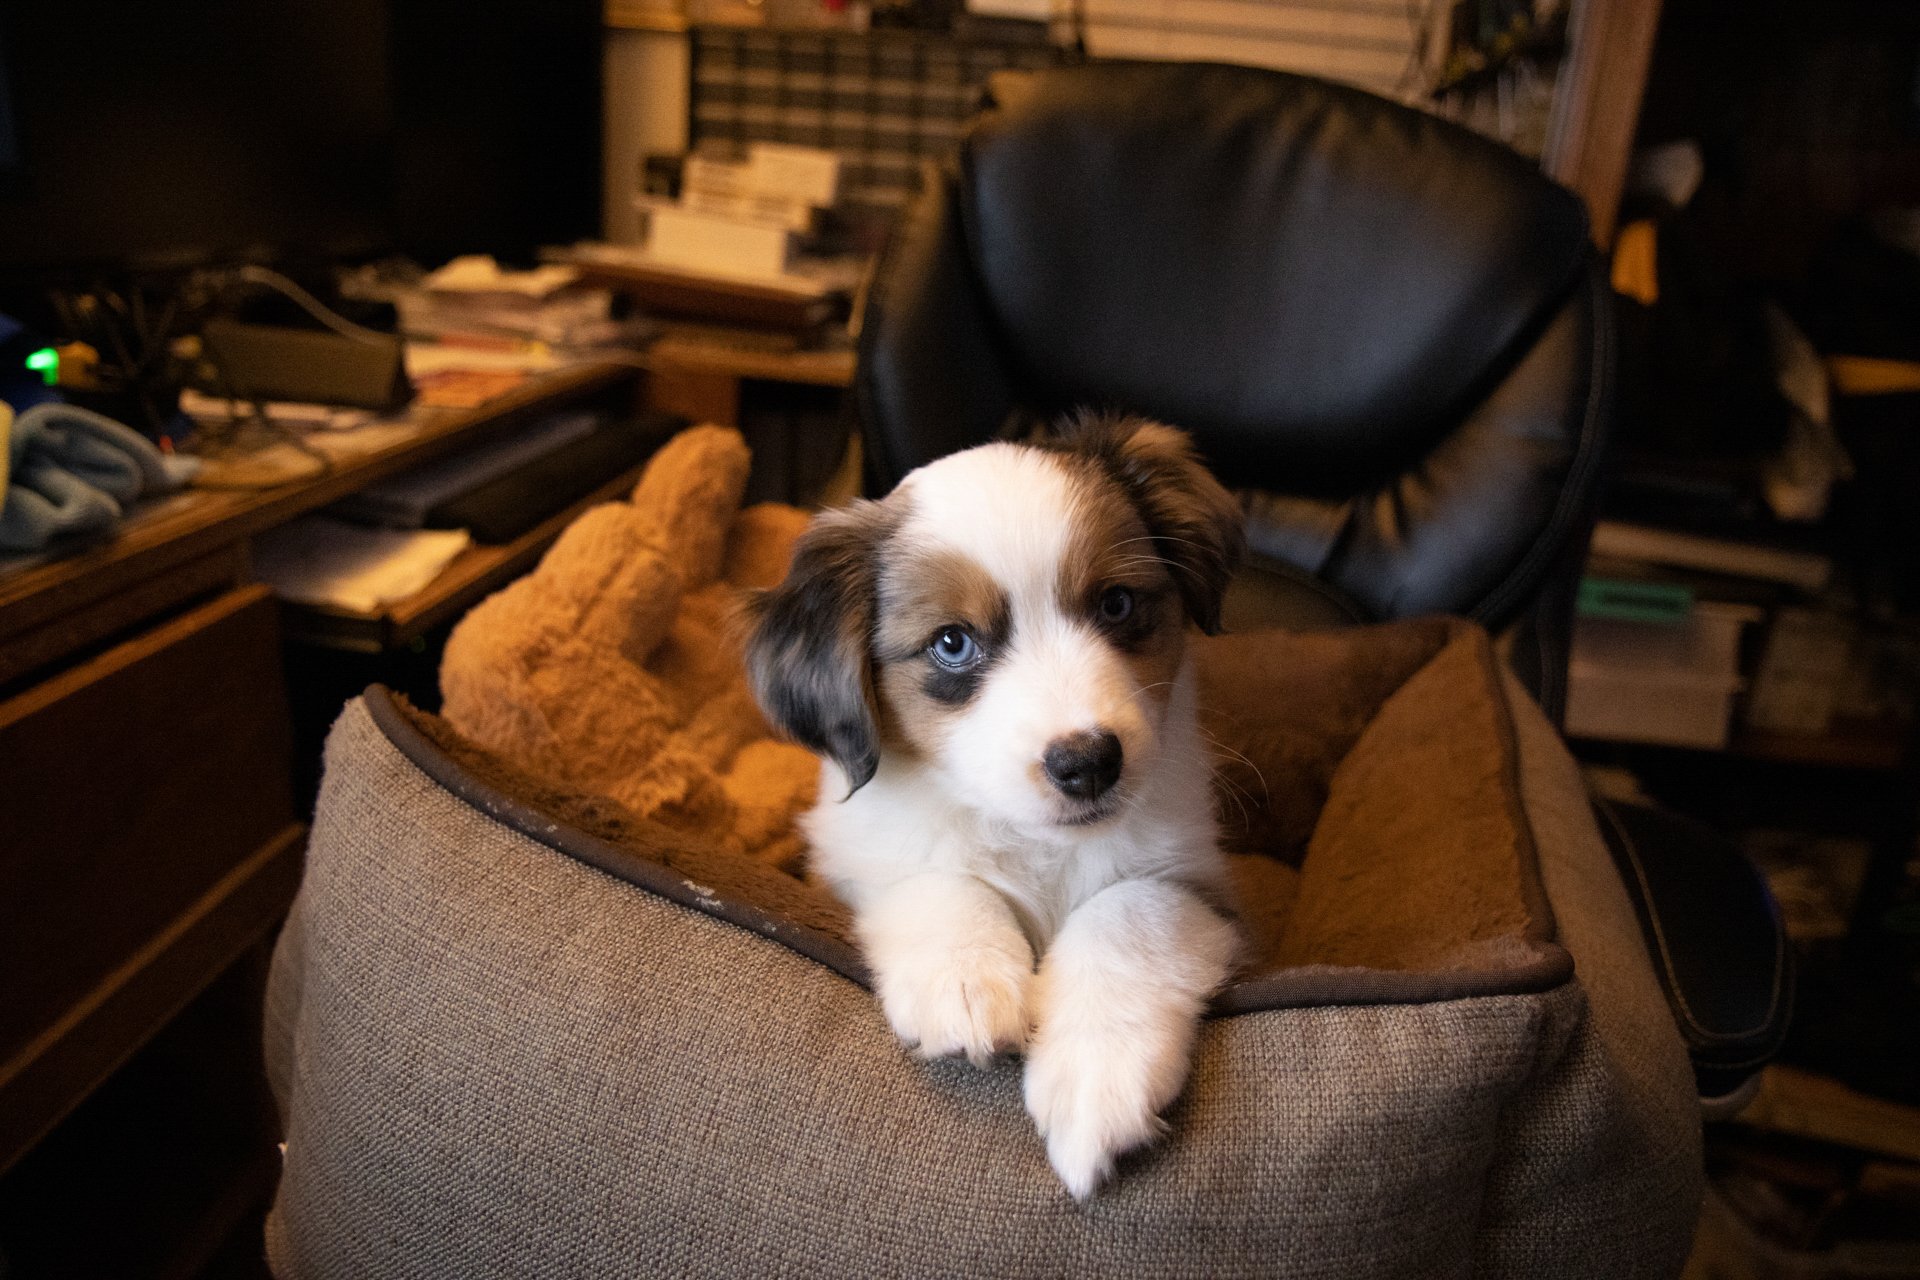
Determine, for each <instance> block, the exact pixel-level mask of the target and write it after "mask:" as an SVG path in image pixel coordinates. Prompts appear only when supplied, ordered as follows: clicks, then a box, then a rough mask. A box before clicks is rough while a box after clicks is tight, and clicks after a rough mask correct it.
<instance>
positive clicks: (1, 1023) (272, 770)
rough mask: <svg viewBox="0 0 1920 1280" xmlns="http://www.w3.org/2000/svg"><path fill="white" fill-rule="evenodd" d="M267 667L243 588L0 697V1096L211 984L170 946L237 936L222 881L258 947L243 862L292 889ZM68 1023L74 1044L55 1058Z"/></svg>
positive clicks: (261, 607)
mask: <svg viewBox="0 0 1920 1280" xmlns="http://www.w3.org/2000/svg"><path fill="white" fill-rule="evenodd" d="M280 661H281V660H280V646H279V637H278V631H277V621H276V612H275V607H274V603H273V599H272V596H271V594H270V593H269V592H268V591H267V590H266V589H265V588H264V587H259V586H249V587H244V588H240V589H237V590H233V591H230V592H227V593H226V594H224V595H221V596H218V597H216V598H214V599H213V600H210V601H208V602H206V603H204V604H202V605H199V606H197V607H195V608H193V609H190V610H188V611H187V612H185V613H183V614H181V615H179V616H178V617H175V618H173V619H171V620H169V621H167V622H164V623H162V624H160V625H158V626H156V627H154V628H152V629H151V630H149V631H147V632H145V633H143V634H141V635H139V636H137V637H135V638H134V639H132V640H129V641H127V642H125V643H123V644H120V645H117V646H115V647H114V648H112V649H109V650H107V651H106V652H105V653H102V654H100V655H98V656H97V657H95V658H92V659H90V660H89V661H87V662H84V663H82V664H81V665H79V666H78V667H74V668H71V669H69V670H66V671H63V672H61V673H60V674H58V675H56V676H54V677H52V678H50V679H47V680H45V681H43V682H41V683H40V684H37V685H34V686H32V687H30V688H28V689H27V690H26V691H24V692H22V693H20V694H18V695H16V696H14V697H12V698H10V699H8V700H6V701H5V702H0V1101H6V1100H8V1096H9V1092H10V1090H12V1089H13V1087H14V1086H16V1085H18V1084H20V1083H21V1081H22V1080H23V1079H24V1078H25V1077H27V1076H29V1075H32V1074H34V1072H35V1070H36V1069H38V1070H40V1072H41V1074H42V1075H44V1074H46V1073H47V1071H48V1070H51V1064H52V1062H53V1061H54V1060H56V1059H58V1060H60V1061H61V1062H62V1063H63V1065H62V1067H61V1069H60V1070H59V1071H58V1072H57V1074H59V1075H62V1076H66V1075H69V1074H71V1073H72V1072H73V1071H76V1070H80V1069H81V1067H82V1060H84V1062H85V1063H86V1064H88V1070H87V1074H92V1075H94V1077H95V1079H97V1078H98V1076H99V1075H103V1074H104V1073H105V1071H107V1070H111V1067H112V1066H113V1065H114V1064H115V1063H117V1062H118V1061H119V1059H120V1058H121V1057H124V1055H125V1054H126V1053H128V1052H131V1051H132V1049H133V1048H134V1047H136V1046H137V1045H138V1043H139V1042H140V1040H142V1039H144V1038H145V1036H146V1035H147V1034H149V1033H150V1032H151V1031H152V1030H153V1029H154V1028H155V1027H157V1025H158V1024H159V1022H161V1021H164V1020H165V1018H166V1017H167V1016H170V1015H171V1013H172V1012H173V1010H174V1009H175V1008H177V1007H178V1005H179V1003H180V1002H183V1001H184V1000H185V999H186V998H188V997H189V996H191V995H192V993H193V991H194V990H197V988H198V985H199V984H201V983H204V981H205V980H206V979H207V978H209V977H211V976H212V974H211V972H206V973H200V972H195V971H194V969H195V968H196V966H183V965H182V964H181V963H180V962H179V960H178V956H179V955H180V954H181V953H180V950H179V948H178V946H177V945H176V944H177V943H178V942H180V940H181V939H182V938H191V939H193V941H194V943H195V947H196V948H197V950H196V954H197V955H199V956H201V957H203V959H204V962H205V964H211V963H214V962H215V959H216V958H217V956H218V954H219V953H220V952H222V951H225V950H226V949H227V948H226V947H225V941H226V940H225V939H220V938H213V937H210V936H208V934H209V929H208V928H205V927H202V926H203V925H206V926H212V932H214V933H219V934H237V933H238V932H240V931H241V928H242V924H243V922H242V921H240V920H239V919H237V918H233V917H231V916H230V915H229V916H223V915H222V914H221V912H220V910H219V909H220V907H221V905H222V903H223V902H224V901H225V899H226V898H227V897H229V896H231V894H230V892H229V890H230V889H244V891H245V893H246V895H250V897H249V901H250V902H251V904H252V905H251V907H250V910H249V913H248V914H250V915H251V916H252V917H254V918H255V923H254V926H253V929H254V935H255V936H258V931H259V925H258V923H257V921H258V919H259V918H260V917H261V916H262V914H263V912H265V911H267V910H270V909H271V908H270V907H269V906H268V905H267V904H266V902H265V899H267V898H270V897H272V896H274V891H270V890H269V889H268V888H267V886H266V885H265V883H264V882H262V881H260V880H259V878H258V877H256V876H254V875H253V874H252V871H253V870H254V869H256V864H258V866H260V867H264V866H265V865H266V862H265V860H263V853H265V852H267V851H272V854H273V863H274V877H273V878H274V879H276V880H287V879H289V878H290V875H291V868H292V867H293V865H294V864H295V863H296V862H297V845H298V842H299V836H300V828H299V826H298V825H297V823H296V821H295V817H294V809H293V796H292V784H291V777H292V774H291V761H290V758H289V757H290V752H291V734H290V731H289V728H288V718H287V701H286V691H285V684H284V677H283V675H282V672H281V665H280ZM282 864H284V865H282ZM236 873H238V874H236ZM247 941H249V939H237V938H235V939H232V942H233V945H232V948H231V950H232V951H237V950H238V949H239V948H240V947H243V946H245V945H246V942H247ZM228 958H230V954H229V956H228ZM162 960H167V961H170V963H169V964H159V963H157V962H159V961H162ZM205 964H202V965H200V966H198V967H200V968H204V967H205ZM148 969H153V970H155V971H156V972H159V971H164V972H166V973H167V974H168V975H169V977H168V979H167V981H166V982H165V983H161V984H158V985H156V984H155V982H154V981H153V980H152V978H151V977H150V976H144V973H145V971H146V970H148ZM143 976H144V983H143ZM176 988H178V989H176ZM128 991H137V992H138V993H139V998H138V999H134V1000H131V1001H130V1000H128V999H127V998H125V997H126V993H127V992H128ZM102 1014H104V1015H109V1016H105V1017H102V1016H96V1015H102ZM107 1023H111V1024H113V1025H105V1024H107ZM79 1032H84V1035H83V1036H79V1038H80V1039H84V1040H85V1042H86V1043H87V1045H88V1046H89V1050H88V1052H87V1053H86V1054H84V1055H82V1058H81V1059H72V1060H71V1061H69V1060H68V1059H67V1058H61V1055H60V1054H59V1053H57V1052H55V1050H57V1049H58V1048H59V1043H58V1042H59V1041H61V1040H62V1039H63V1038H69V1039H71V1038H74V1035H75V1033H79ZM50 1054H51V1055H52V1057H49V1056H48V1055H50ZM70 1057H71V1055H70V1054H69V1058H70ZM43 1058H45V1059H47V1061H46V1062H42V1063H40V1064H39V1067H38V1068H36V1062H37V1060H39V1059H43ZM69 1083H78V1087H79V1092H81V1093H84V1091H85V1089H86V1088H87V1087H90V1085H91V1083H93V1081H91V1080H89V1081H85V1082H73V1081H69ZM73 1100H77V1096H76V1097H75V1098H74V1099H70V1100H68V1102H67V1105H70V1103H71V1101H73ZM3 1109H5V1108H4V1107H0V1110H3ZM4 1127H6V1126H0V1128H4ZM4 1163H5V1153H4V1152H0V1165H4Z"/></svg>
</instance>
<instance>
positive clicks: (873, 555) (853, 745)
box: [746, 502, 899, 791]
mask: <svg viewBox="0 0 1920 1280" xmlns="http://www.w3.org/2000/svg"><path fill="white" fill-rule="evenodd" d="M898 523H899V513H898V511H897V510H895V509H894V508H893V506H892V504H882V503H877V502H855V503H853V504H851V505H849V506H846V507H841V508H838V509H836V510H832V511H825V512H822V513H821V514H820V515H819V516H817V517H815V519H814V521H813V523H812V524H811V525H810V526H808V528H807V531H806V533H804V534H802V535H801V537H800V540H799V542H798V543H796V544H795V546H794V552H793V564H792V567H791V568H789V569H788V570H787V576H786V577H785V578H784V579H783V580H782V581H781V582H780V585H778V586H776V587H774V588H772V589H771V590H768V591H762V592H757V593H755V594H754V595H753V596H752V597H751V598H750V599H749V601H748V605H747V615H748V619H749V621H750V622H751V623H752V626H753V631H752V634H751V635H750V636H749V638H748V640H747V645H746V659H747V679H748V682H749V684H750V685H751V686H752V688H753V696H754V698H755V700H757V701H758V702H759V704H760V709H761V711H763V712H764V713H765V714H766V716H767V719H768V720H770V721H771V722H772V723H773V724H774V725H775V726H776V727H777V728H779V729H780V730H781V731H782V732H783V733H785V734H786V735H787V736H788V737H790V738H792V739H793V740H794V741H795V742H798V743H799V744H800V745H801V746H803V747H806V748H807V749H809V750H811V751H815V752H818V753H819V754H821V755H824V756H828V757H830V758H831V759H832V760H833V761H834V762H835V763H837V764H838V765H839V766H840V768H841V769H842V770H843V771H845V773H846V775H847V781H848V783H849V785H850V786H851V788H852V789H853V790H856V791H857V790H859V789H860V788H861V787H863V786H865V785H866V784H867V783H868V782H869V781H871V780H872V778H873V775H874V772H875V770H877V769H878V768H879V766H880V728H879V715H878V703H877V700H876V698H875V695H874V687H873V661H872V655H871V651H872V647H873V617H874V596H875V583H876V576H877V573H878V565H877V562H878V558H879V553H880V549H881V547H882V546H883V545H884V544H885V543H886V541H887V540H888V538H889V537H890V536H891V534H892V532H893V530H894V529H895V528H896V527H897V526H898Z"/></svg>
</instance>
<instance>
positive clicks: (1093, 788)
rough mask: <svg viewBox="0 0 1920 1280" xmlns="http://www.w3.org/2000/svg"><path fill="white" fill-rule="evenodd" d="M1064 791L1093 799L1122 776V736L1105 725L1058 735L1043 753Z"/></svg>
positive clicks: (1050, 776) (1051, 776)
mask: <svg viewBox="0 0 1920 1280" xmlns="http://www.w3.org/2000/svg"><path fill="white" fill-rule="evenodd" d="M1040 763H1041V764H1042V765H1043V766H1044V767H1045V768H1046V771H1047V779H1048V781H1050V782H1052V783H1053V785H1054V786H1055V787H1056V788H1058V789H1059V792H1060V794H1061V795H1064V796H1071V797H1072V798H1073V799H1075V800H1092V799H1094V798H1095V797H1096V796H1098V795H1099V794H1100V793H1101V792H1103V791H1105V790H1106V789H1107V788H1108V787H1111V786H1112V785H1113V784H1114V783H1116V782H1118V781H1119V780H1120V739H1118V738H1116V737H1114V736H1113V735H1112V734H1111V733H1109V732H1107V731H1106V730H1105V729H1088V730H1085V731H1083V732H1080V733H1072V734H1068V735H1067V736H1066V737H1064V738H1055V739H1054V740H1053V741H1052V742H1050V743H1048V744H1047V751H1046V754H1045V755H1043V756H1041V757H1040Z"/></svg>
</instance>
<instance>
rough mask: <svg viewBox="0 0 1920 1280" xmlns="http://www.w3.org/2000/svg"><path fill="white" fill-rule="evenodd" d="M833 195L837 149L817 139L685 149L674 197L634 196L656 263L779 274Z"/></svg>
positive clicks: (737, 274) (769, 276)
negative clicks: (718, 150) (743, 148)
mask: <svg viewBox="0 0 1920 1280" xmlns="http://www.w3.org/2000/svg"><path fill="white" fill-rule="evenodd" d="M839 197H840V157H839V156H837V155H835V154H834V153H833V152H831V151H826V150H822V149H820V148H817V147H796V146H788V145H786V144H783V143H773V142H756V143H753V144H752V145H751V146H749V147H748V148H747V154H746V158H745V159H743V160H738V161H728V160H719V159H713V158H710V157H707V156H701V155H693V156H689V157H688V158H687V162H686V165H685V167H684V168H683V169H682V170H681V175H680V198H679V199H678V200H669V199H663V198H661V197H659V196H651V195H642V196H640V197H639V203H640V207H641V209H642V210H643V211H644V212H645V213H646V215H647V252H648V253H649V254H650V255H651V257H652V258H653V260H654V261H655V262H656V263H658V264H659V265H661V266H665V267H677V268H680V269H683V270H686V271H692V272H697V273H703V274H709V275H716V276H726V277H734V278H743V279H748V280H780V279H783V278H784V277H786V276H787V274H788V273H789V272H790V270H791V269H792V267H793V265H794V258H795V256H796V255H797V253H798V252H799V249H800V248H801V246H802V244H803V242H804V240H805V238H806V237H808V236H809V235H810V234H811V233H813V232H814V231H815V230H816V228H817V226H818V222H819V218H820V215H821V213H822V211H824V210H826V209H830V208H832V207H833V205H834V203H835V202H836V201H837V200H838V199H839Z"/></svg>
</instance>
